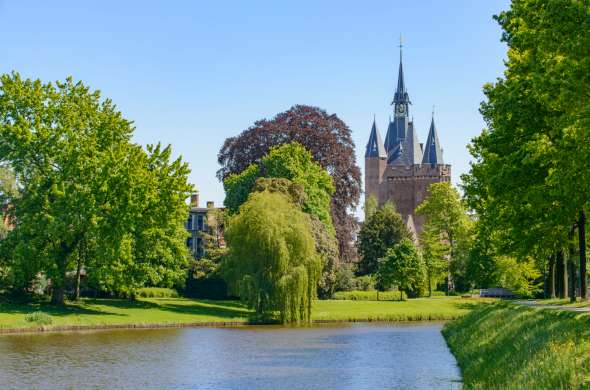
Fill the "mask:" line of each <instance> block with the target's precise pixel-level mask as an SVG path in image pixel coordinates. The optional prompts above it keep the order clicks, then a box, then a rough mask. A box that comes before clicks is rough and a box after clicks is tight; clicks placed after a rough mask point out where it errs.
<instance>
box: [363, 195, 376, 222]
mask: <svg viewBox="0 0 590 390" xmlns="http://www.w3.org/2000/svg"><path fill="white" fill-rule="evenodd" d="M378 209H379V202H378V201H377V197H376V196H375V194H369V195H367V197H366V199H365V219H369V218H370V217H371V215H373V214H375V212H376V211H377V210H378Z"/></svg>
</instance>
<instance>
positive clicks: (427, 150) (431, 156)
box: [422, 106, 444, 165]
mask: <svg viewBox="0 0 590 390" xmlns="http://www.w3.org/2000/svg"><path fill="white" fill-rule="evenodd" d="M422 164H431V165H440V164H444V162H443V155H442V149H441V148H440V142H439V140H438V132H437V131H436V125H435V124H434V106H433V107H432V120H431V122H430V130H429V131H428V138H427V139H426V144H425V145H424V157H423V158H422Z"/></svg>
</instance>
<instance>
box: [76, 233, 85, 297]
mask: <svg viewBox="0 0 590 390" xmlns="http://www.w3.org/2000/svg"><path fill="white" fill-rule="evenodd" d="M85 256H86V248H85V247H84V241H81V242H80V245H79V246H78V264H77V267H76V301H79V300H80V273H81V271H82V265H83V264H84V257H85Z"/></svg>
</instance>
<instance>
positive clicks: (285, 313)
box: [223, 191, 321, 322]
mask: <svg viewBox="0 0 590 390" xmlns="http://www.w3.org/2000/svg"><path fill="white" fill-rule="evenodd" d="M226 237H227V242H228V244H229V252H228V255H227V256H226V258H225V260H224V263H223V269H224V274H225V277H226V278H227V280H228V282H229V284H230V286H231V287H232V288H233V289H234V291H236V292H237V293H238V294H239V296H240V297H241V298H242V299H243V300H245V301H246V302H247V303H248V305H249V306H250V307H251V308H253V309H255V310H256V312H257V313H258V314H261V315H272V314H273V313H274V312H277V311H278V312H279V314H280V319H281V321H282V322H299V321H304V322H308V321H310V318H311V304H312V300H313V298H314V297H315V294H316V288H317V282H318V279H319V277H320V272H321V260H320V258H319V256H318V254H317V253H316V251H315V245H314V239H313V236H312V233H311V231H310V227H309V219H308V217H307V216H306V215H305V214H304V213H303V212H301V211H300V210H299V209H298V208H297V207H296V206H295V205H294V204H293V203H292V202H291V200H290V199H289V198H288V197H287V196H286V195H283V194H281V193H277V192H274V193H273V192H269V191H265V192H258V193H254V194H252V195H251V196H250V198H249V199H248V201H247V202H246V203H244V204H243V205H242V207H241V208H240V212H239V213H238V214H237V215H235V216H234V217H232V218H231V220H230V223H229V227H228V229H227V232H226Z"/></svg>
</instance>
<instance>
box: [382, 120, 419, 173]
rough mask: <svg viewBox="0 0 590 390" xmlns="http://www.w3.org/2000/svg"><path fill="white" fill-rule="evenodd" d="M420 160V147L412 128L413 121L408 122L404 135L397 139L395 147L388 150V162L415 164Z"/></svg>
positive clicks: (393, 163)
mask: <svg viewBox="0 0 590 390" xmlns="http://www.w3.org/2000/svg"><path fill="white" fill-rule="evenodd" d="M421 162H422V149H420V142H419V141H418V135H417V134H416V131H415V130H414V122H409V123H408V130H407V133H406V137H405V138H403V139H401V138H400V139H399V141H398V144H397V146H396V147H395V148H393V149H392V150H391V151H389V158H388V159H387V163H388V164H392V165H407V166H409V165H416V164H420V163H421Z"/></svg>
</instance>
